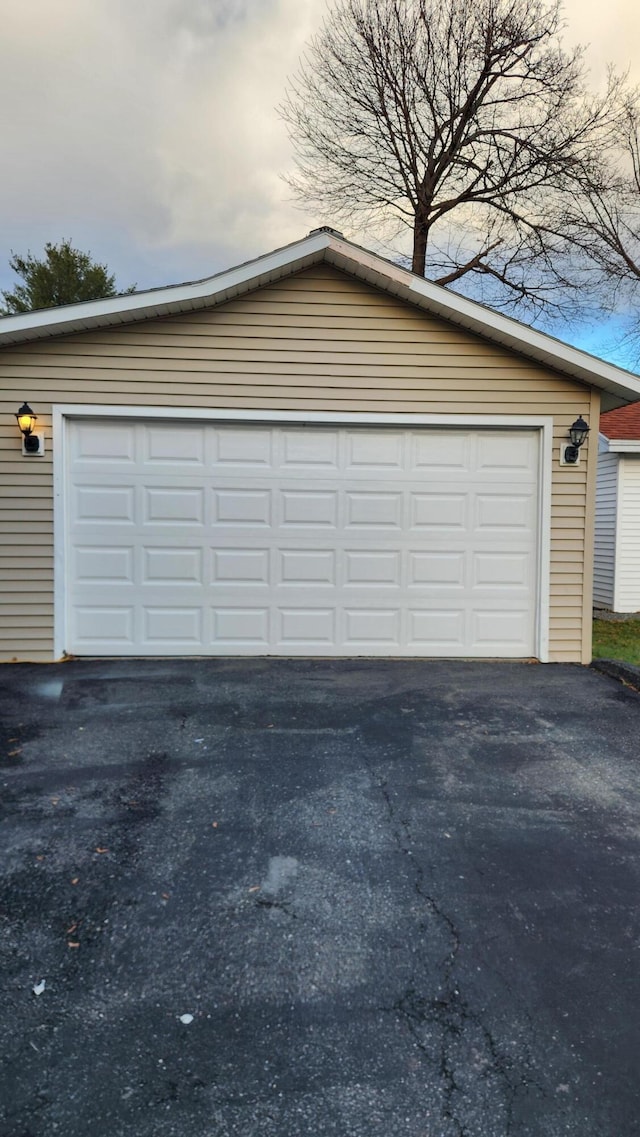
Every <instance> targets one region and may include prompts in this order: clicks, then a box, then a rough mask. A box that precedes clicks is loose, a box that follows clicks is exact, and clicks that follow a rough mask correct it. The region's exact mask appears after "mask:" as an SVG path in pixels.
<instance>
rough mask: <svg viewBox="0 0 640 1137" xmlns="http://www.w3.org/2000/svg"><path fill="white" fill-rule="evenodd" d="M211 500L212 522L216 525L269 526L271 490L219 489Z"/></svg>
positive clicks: (271, 504) (271, 505)
mask: <svg viewBox="0 0 640 1137" xmlns="http://www.w3.org/2000/svg"><path fill="white" fill-rule="evenodd" d="M213 499H214V511H213V520H214V522H215V523H216V524H218V525H227V526H232V525H238V526H242V527H246V526H247V525H260V526H264V527H268V526H270V524H271V514H272V508H273V502H272V492H271V490H258V489H240V488H237V489H221V490H215V491H214V495H213Z"/></svg>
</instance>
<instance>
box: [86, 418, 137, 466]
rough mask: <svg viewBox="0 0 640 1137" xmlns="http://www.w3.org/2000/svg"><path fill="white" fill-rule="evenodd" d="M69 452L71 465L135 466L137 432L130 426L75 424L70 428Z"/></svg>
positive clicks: (104, 423)
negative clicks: (74, 463)
mask: <svg viewBox="0 0 640 1137" xmlns="http://www.w3.org/2000/svg"><path fill="white" fill-rule="evenodd" d="M69 449H70V457H71V461H72V462H82V463H94V462H95V463H104V462H106V463H109V464H111V465H116V464H117V463H119V462H120V463H122V462H125V463H130V462H134V461H135V456H136V428H135V426H134V424H133V423H113V422H104V421H102V422H99V423H89V422H77V423H74V424H73V430H72V435H71V442H70V447H69Z"/></svg>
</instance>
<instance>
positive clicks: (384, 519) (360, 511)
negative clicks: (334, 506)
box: [347, 491, 402, 529]
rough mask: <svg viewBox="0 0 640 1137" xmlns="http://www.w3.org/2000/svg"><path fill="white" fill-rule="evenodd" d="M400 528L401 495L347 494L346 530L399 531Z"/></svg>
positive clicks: (363, 492) (364, 492)
mask: <svg viewBox="0 0 640 1137" xmlns="http://www.w3.org/2000/svg"><path fill="white" fill-rule="evenodd" d="M401 526H402V494H399V493H374V492H367V491H362V492H360V493H357V492H356V493H347V529H354V528H358V527H366V528H368V529H370V528H375V529H400V528H401Z"/></svg>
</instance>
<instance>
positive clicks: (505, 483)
mask: <svg viewBox="0 0 640 1137" xmlns="http://www.w3.org/2000/svg"><path fill="white" fill-rule="evenodd" d="M538 445H539V441H538V433H537V432H536V431H535V430H529V431H507V430H483V429H465V430H460V429H447V428H440V427H438V428H425V429H413V430H406V429H397V428H395V427H390V428H388V429H387V428H384V427H382V428H378V427H376V428H375V429H369V428H358V427H339V428H338V427H326V428H325V427H316V426H312V427H305V426H299V427H298V426H296V427H290V426H281V427H272V426H271V425H269V426H262V425H256V426H245V425H232V426H231V425H229V426H227V425H213V424H205V425H201V424H192V423H183V424H181V423H176V422H159V421H153V422H137V421H134V420H119V421H112V420H105V419H94V420H91V421H89V420H78V421H75V422H70V423H69V446H68V450H67V490H66V509H65V516H66V527H67V532H66V544H65V550H66V552H65V556H66V579H67V601H66V630H67V637H66V638H67V642H66V644H65V648H66V650H67V651H68V652H70V653H73V654H80V655H215V654H220V655H254V654H255V655H270V654H275V655H329V656H331V655H398V656H412V655H417V656H429V655H433V656H503V657H504V656H510V657H518V656H530V655H532V654H534V652H535V636H534V628H535V611H536V595H537V545H538V539H537V532H538Z"/></svg>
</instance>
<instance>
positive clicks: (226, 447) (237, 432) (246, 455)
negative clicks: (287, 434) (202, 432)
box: [216, 427, 273, 469]
mask: <svg viewBox="0 0 640 1137" xmlns="http://www.w3.org/2000/svg"><path fill="white" fill-rule="evenodd" d="M216 443H217V445H216V450H217V454H216V459H217V463H218V464H219V465H220V466H222V467H223V468H224V467H225V466H231V467H233V468H234V469H235V468H236V467H238V466H256V467H258V468H262V469H265V468H268V467H269V466H270V465H271V460H272V453H273V440H272V432H271V431H270V430H259V429H257V428H255V429H247V428H244V429H239V428H235V427H226V428H225V429H224V430H219V431H218V432H217V437H216Z"/></svg>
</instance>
